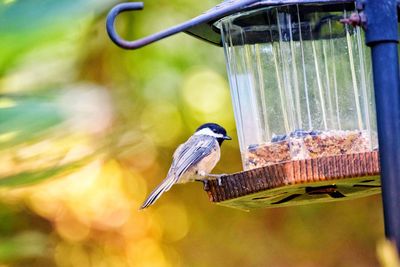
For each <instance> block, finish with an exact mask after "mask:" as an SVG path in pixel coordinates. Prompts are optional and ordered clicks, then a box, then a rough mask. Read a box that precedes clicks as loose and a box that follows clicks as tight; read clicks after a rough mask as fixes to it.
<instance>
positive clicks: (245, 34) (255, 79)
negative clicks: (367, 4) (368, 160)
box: [214, 4, 377, 170]
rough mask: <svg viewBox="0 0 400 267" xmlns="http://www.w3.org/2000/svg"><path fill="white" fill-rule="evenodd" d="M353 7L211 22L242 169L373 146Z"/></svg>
mask: <svg viewBox="0 0 400 267" xmlns="http://www.w3.org/2000/svg"><path fill="white" fill-rule="evenodd" d="M352 11H354V4H352V5H350V6H349V5H329V4H328V5H323V6H322V5H320V6H318V5H315V4H314V5H313V6H310V5H284V6H275V7H266V8H262V9H257V10H253V11H247V12H241V13H237V14H234V15H230V16H228V17H225V18H223V19H221V20H219V21H218V22H216V23H215V24H214V26H216V27H217V28H219V29H220V31H221V33H222V42H223V46H224V50H225V56H226V61H227V70H228V76H229V82H230V86H231V94H232V100H233V106H234V112H235V119H236V125H237V131H238V137H239V144H240V149H241V153H242V159H243V166H244V169H245V170H249V169H253V168H258V167H262V166H268V165H272V164H276V163H280V162H285V161H290V160H303V159H310V158H316V157H328V156H338V155H344V154H352V153H361V152H368V151H372V150H373V149H376V147H377V136H376V123H375V117H374V116H375V114H374V110H375V108H374V100H373V91H372V90H373V89H372V77H371V76H372V74H371V66H370V65H371V64H370V61H369V58H370V57H369V55H367V49H366V47H365V46H364V41H363V34H362V30H360V29H359V28H357V27H356V28H353V27H352V26H349V25H346V24H343V23H342V22H341V21H340V20H341V19H343V18H345V17H348V16H349V15H350V12H352Z"/></svg>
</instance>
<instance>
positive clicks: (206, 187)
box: [195, 179, 210, 191]
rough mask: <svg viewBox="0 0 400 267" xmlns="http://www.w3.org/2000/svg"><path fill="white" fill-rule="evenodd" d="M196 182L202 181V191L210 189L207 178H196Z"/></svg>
mask: <svg viewBox="0 0 400 267" xmlns="http://www.w3.org/2000/svg"><path fill="white" fill-rule="evenodd" d="M195 181H196V182H202V183H203V189H204V191H209V190H210V184H209V183H208V180H207V179H196V180H195Z"/></svg>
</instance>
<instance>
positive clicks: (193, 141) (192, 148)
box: [173, 135, 218, 182]
mask: <svg viewBox="0 0 400 267" xmlns="http://www.w3.org/2000/svg"><path fill="white" fill-rule="evenodd" d="M216 145H218V143H217V141H216V140H215V138H213V137H211V136H207V135H194V136H192V137H191V138H190V139H189V140H188V141H187V142H186V143H185V144H183V146H182V147H181V149H180V151H179V153H177V154H176V155H174V156H175V157H174V164H173V168H174V173H175V176H176V177H175V178H176V181H178V180H179V178H180V177H181V176H182V175H183V174H184V173H185V171H187V170H188V169H189V168H190V167H192V166H194V165H196V164H197V163H198V162H199V161H200V160H201V159H203V158H204V157H206V156H208V155H209V154H210V153H211V152H212V151H213V149H214V148H215V146H216ZM176 181H175V182H176Z"/></svg>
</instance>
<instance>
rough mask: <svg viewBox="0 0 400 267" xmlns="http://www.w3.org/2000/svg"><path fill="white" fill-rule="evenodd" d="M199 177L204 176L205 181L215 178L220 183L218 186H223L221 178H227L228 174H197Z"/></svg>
mask: <svg viewBox="0 0 400 267" xmlns="http://www.w3.org/2000/svg"><path fill="white" fill-rule="evenodd" d="M197 174H198V175H199V176H202V177H204V179H203V180H207V177H211V178H214V179H216V180H217V181H218V186H222V180H221V177H222V176H226V175H227V174H224V173H223V174H211V173H205V172H201V171H200V172H198V173H197Z"/></svg>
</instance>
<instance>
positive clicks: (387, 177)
mask: <svg viewBox="0 0 400 267" xmlns="http://www.w3.org/2000/svg"><path fill="white" fill-rule="evenodd" d="M364 13H365V15H366V19H367V25H366V43H367V45H368V46H370V47H371V54H372V67H373V76H374V77H373V78H374V89H375V90H374V91H375V101H376V112H377V123H378V136H379V153H380V164H381V179H382V201H383V212H384V219H385V233H386V237H387V238H388V239H390V240H393V241H394V242H395V243H396V245H397V249H398V250H399V249H400V83H399V60H398V52H397V43H398V26H397V23H398V22H397V1H396V0H365V1H364Z"/></svg>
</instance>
